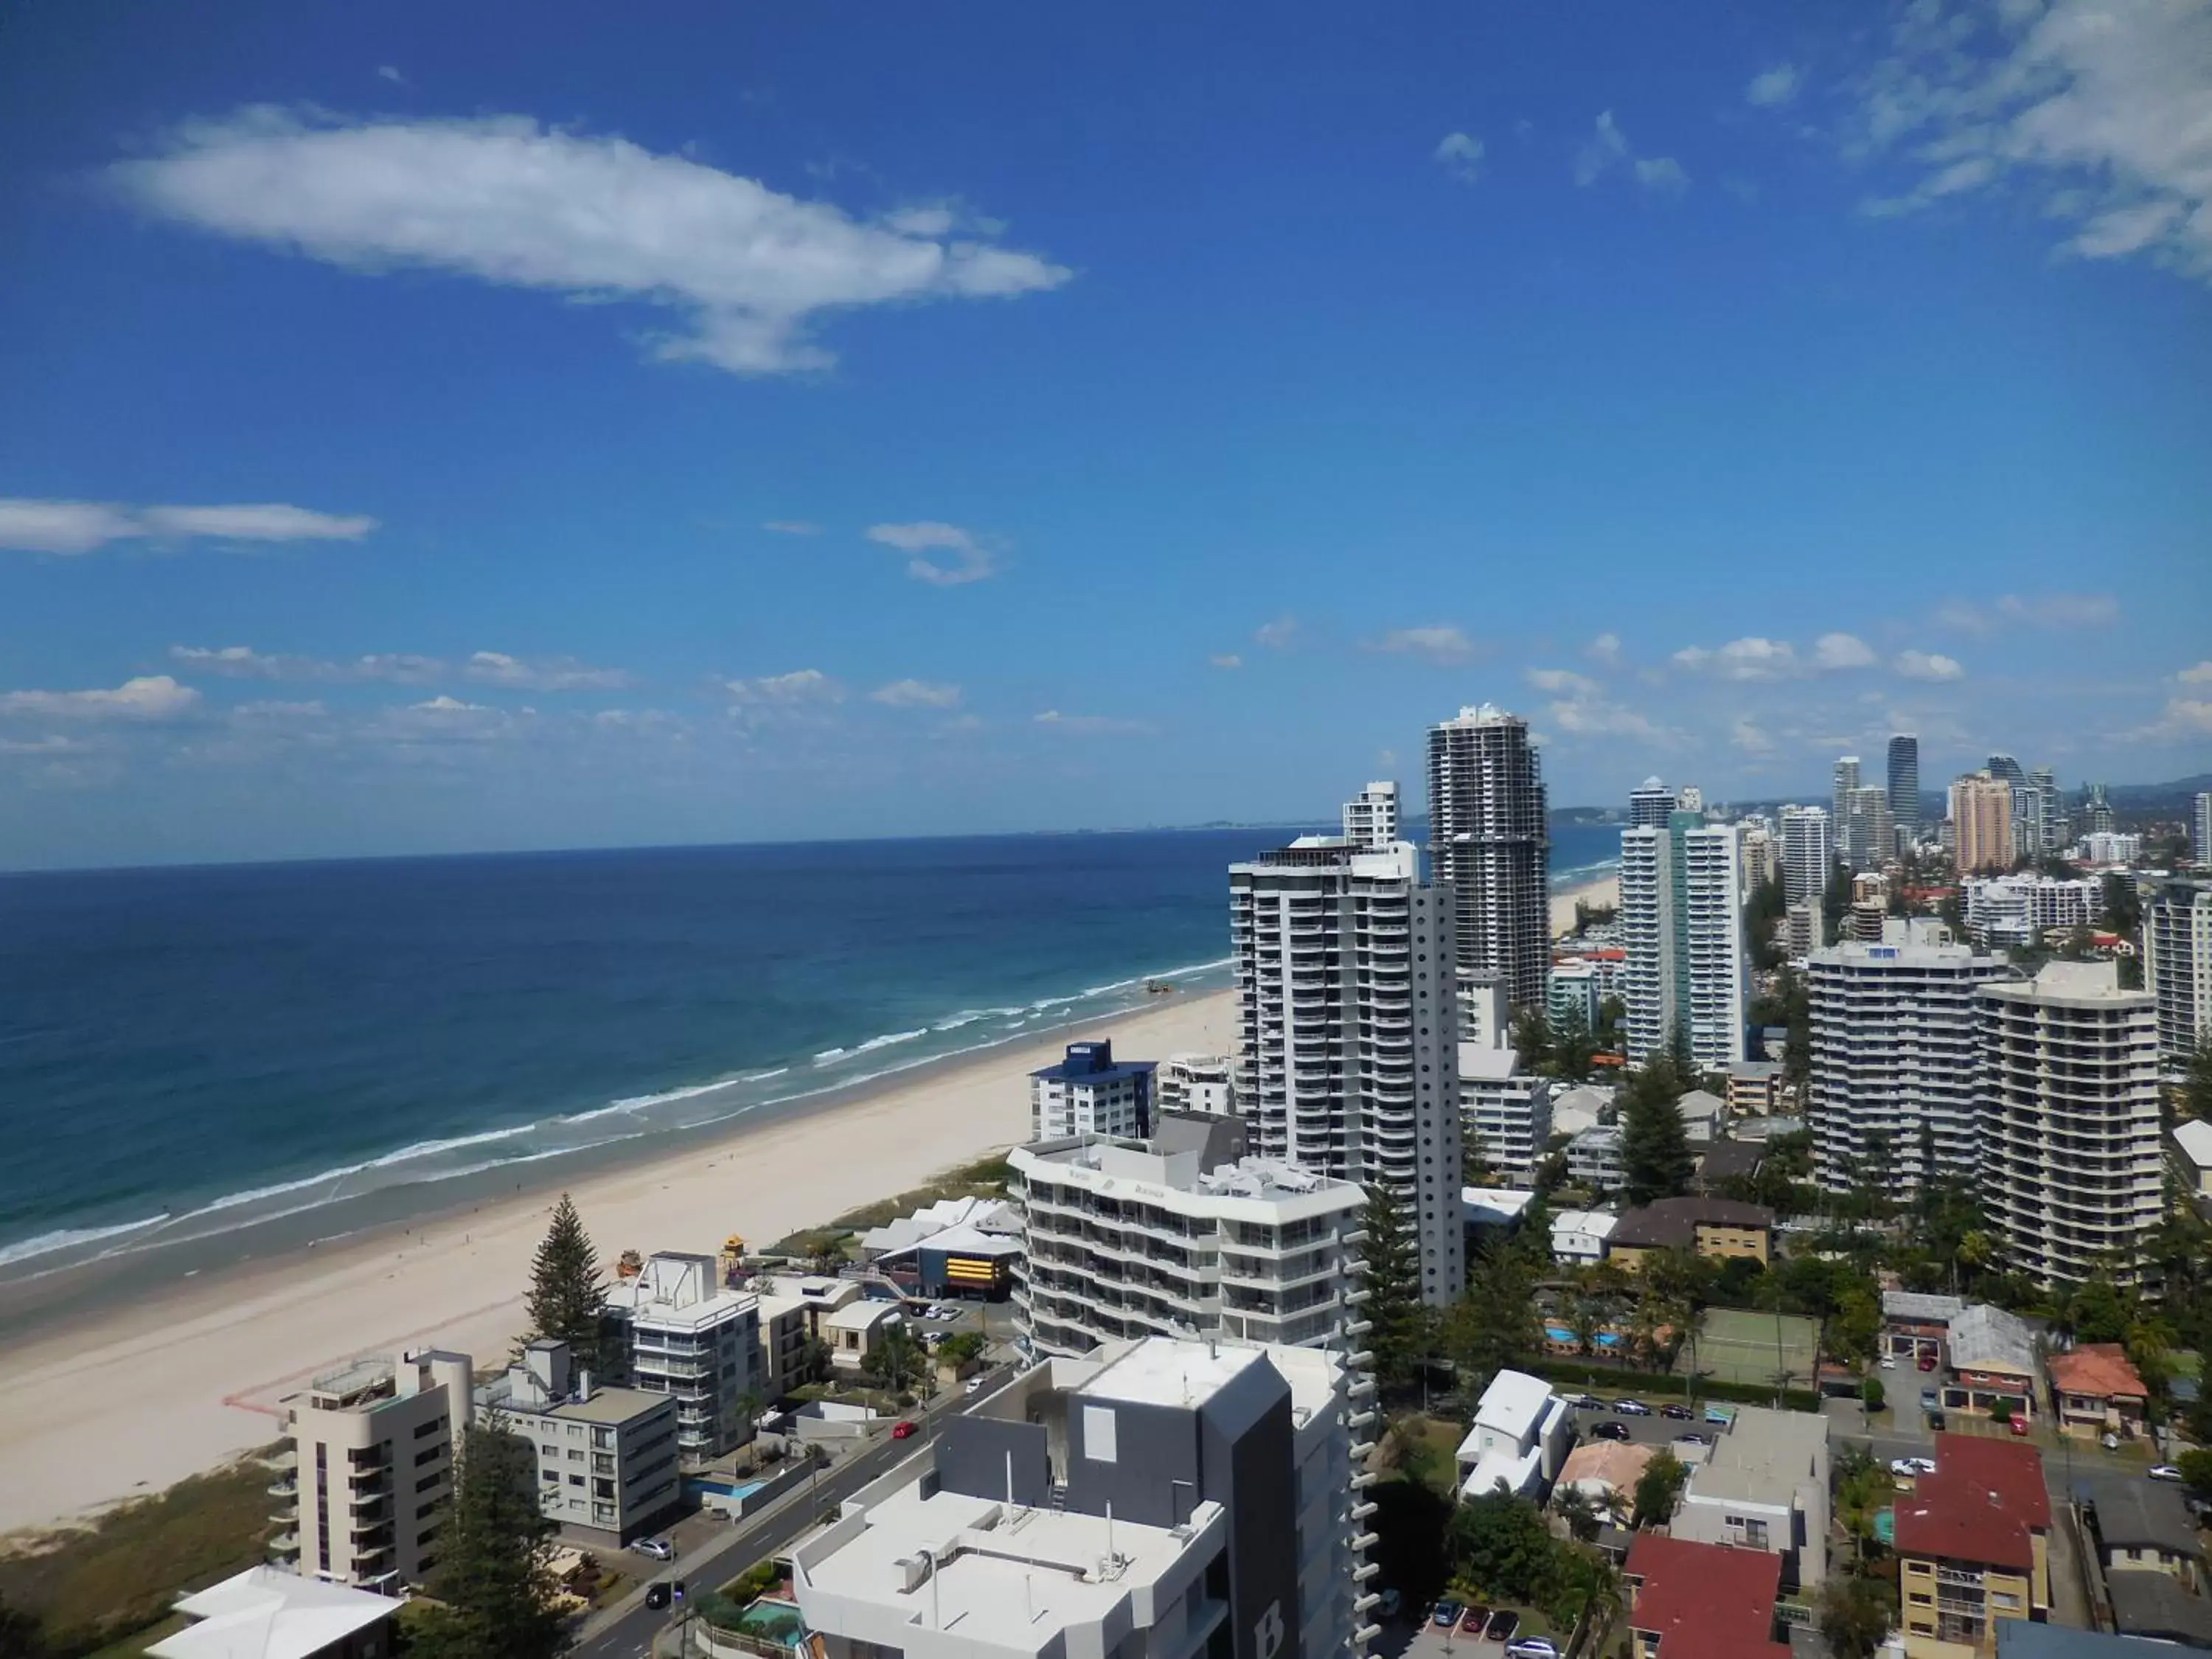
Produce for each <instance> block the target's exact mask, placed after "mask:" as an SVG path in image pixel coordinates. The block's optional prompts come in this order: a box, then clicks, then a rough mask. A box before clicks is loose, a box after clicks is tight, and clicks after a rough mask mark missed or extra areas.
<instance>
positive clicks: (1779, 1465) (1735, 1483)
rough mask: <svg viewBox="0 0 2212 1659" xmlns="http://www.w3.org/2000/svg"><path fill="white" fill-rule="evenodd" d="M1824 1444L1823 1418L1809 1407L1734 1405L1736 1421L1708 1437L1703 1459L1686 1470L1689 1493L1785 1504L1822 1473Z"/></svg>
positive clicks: (1825, 1424) (1825, 1426)
mask: <svg viewBox="0 0 2212 1659" xmlns="http://www.w3.org/2000/svg"><path fill="white" fill-rule="evenodd" d="M1827 1444H1828V1419H1826V1418H1825V1417H1820V1416H1816V1415H1814V1413H1811V1412H1778V1411H1774V1410H1771V1409H1770V1408H1769V1407H1765V1406H1739V1407H1736V1413H1735V1423H1734V1424H1733V1425H1730V1427H1729V1431H1728V1432H1727V1433H1726V1434H1723V1435H1721V1436H1720V1437H1717V1439H1716V1440H1715V1441H1714V1442H1713V1449H1712V1450H1711V1453H1709V1454H1708V1455H1706V1458H1705V1462H1702V1463H1700V1464H1699V1465H1698V1466H1697V1467H1696V1468H1692V1470H1691V1471H1690V1486H1689V1490H1690V1492H1691V1494H1692V1496H1693V1497H1698V1498H1709V1499H1711V1498H1718V1499H1722V1500H1727V1499H1731V1498H1733V1499H1735V1500H1737V1501H1739V1502H1741V1503H1746V1504H1773V1505H1775V1506H1776V1507H1778V1508H1782V1507H1786V1506H1788V1505H1789V1504H1790V1503H1791V1502H1792V1501H1793V1500H1794V1499H1795V1498H1796V1494H1797V1492H1799V1490H1800V1489H1802V1487H1804V1486H1808V1485H1813V1486H1819V1485H1820V1484H1821V1482H1822V1480H1824V1479H1825V1474H1826V1472H1825V1470H1824V1469H1823V1468H1822V1467H1821V1463H1820V1455H1821V1454H1822V1452H1824V1451H1825V1450H1826V1448H1827Z"/></svg>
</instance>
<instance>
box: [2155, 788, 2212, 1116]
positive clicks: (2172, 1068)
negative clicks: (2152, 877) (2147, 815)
mask: <svg viewBox="0 0 2212 1659" xmlns="http://www.w3.org/2000/svg"><path fill="white" fill-rule="evenodd" d="M2208 800H2212V795H2199V796H2198V797H2197V811H2199V812H2200V813H2201V812H2203V810H2204V806H2203V803H2204V802H2206V801H2208ZM2142 942H2143V988H2144V989H2146V990H2148V992H2149V993H2150V994H2151V995H2152V997H2153V998H2154V999H2155V1000H2156V1001H2157V1003H2158V1052H2159V1060H2160V1064H2161V1065H2162V1066H2164V1067H2165V1068H2166V1076H2167V1077H2169V1078H2173V1079H2179V1078H2180V1077H2182V1076H2184V1075H2185V1074H2186V1073H2187V1072H2188V1070H2189V1062H2190V1060H2191V1059H2192V1058H2193V1057H2194V1056H2195V1055H2196V1053H2197V1045H2198V1044H2199V1043H2204V1042H2212V883H2208V882H2202V881H2166V882H2160V884H2159V886H2158V890H2157V891H2156V892H2154V893H2153V894H2152V895H2151V897H2150V902H2148V904H2146V905H2144V906H2143V929H2142Z"/></svg>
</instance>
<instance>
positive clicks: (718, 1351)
mask: <svg viewBox="0 0 2212 1659" xmlns="http://www.w3.org/2000/svg"><path fill="white" fill-rule="evenodd" d="M607 1320H608V1322H609V1325H610V1326H611V1331H610V1336H611V1340H610V1341H609V1343H608V1344H607V1348H608V1350H609V1357H610V1358H611V1361H612V1367H613V1370H614V1372H615V1374H614V1375H612V1376H610V1378H609V1381H611V1382H612V1383H617V1384H623V1385H627V1386H629V1387H630V1388H635V1389H642V1390H644V1391H645V1392H646V1393H647V1394H665V1395H673V1396H674V1397H675V1400H676V1445H677V1450H678V1453H679V1454H680V1455H681V1456H682V1458H683V1459H684V1462H686V1463H703V1462H707V1461H708V1460H709V1459H712V1458H715V1457H719V1456H720V1455H722V1454H723V1453H725V1452H730V1451H734V1450H736V1449H738V1447H739V1446H742V1445H744V1443H746V1442H747V1441H749V1440H750V1439H751V1438H752V1437H753V1432H754V1429H753V1413H752V1412H751V1411H750V1410H749V1409H748V1408H747V1407H746V1403H745V1402H746V1401H748V1400H751V1401H760V1402H763V1403H765V1402H766V1401H767V1400H768V1399H769V1397H770V1396H769V1389H770V1387H771V1386H772V1380H771V1378H770V1377H769V1375H768V1372H767V1362H766V1359H765V1358H764V1356H763V1351H762V1347H761V1319H760V1298H759V1297H757V1296H755V1295H754V1294H753V1293H752V1292H751V1291H733V1290H730V1289H727V1288H726V1287H725V1286H724V1285H723V1284H722V1282H721V1279H720V1263H719V1262H718V1261H716V1260H715V1258H714V1257H713V1256H711V1255H680V1254H673V1253H670V1254H663V1255H653V1256H648V1257H647V1258H646V1261H645V1265H644V1267H642V1268H641V1270H640V1272H639V1273H638V1275H637V1277H636V1278H635V1279H626V1280H624V1281H623V1282H622V1283H620V1284H617V1285H613V1286H611V1288H610V1289H609V1290H608V1291H607Z"/></svg>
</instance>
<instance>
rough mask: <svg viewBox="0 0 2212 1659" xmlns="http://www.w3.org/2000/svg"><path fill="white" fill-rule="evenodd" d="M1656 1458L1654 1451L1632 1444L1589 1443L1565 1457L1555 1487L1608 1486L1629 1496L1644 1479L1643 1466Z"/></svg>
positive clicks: (1619, 1442) (1618, 1442)
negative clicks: (1557, 1485) (1557, 1483)
mask: <svg viewBox="0 0 2212 1659" xmlns="http://www.w3.org/2000/svg"><path fill="white" fill-rule="evenodd" d="M1657 1455H1659V1448H1658V1447H1656V1446H1642V1445H1638V1444H1637V1443H1635V1442H1634V1441H1619V1440H1592V1441H1590V1442H1589V1443H1586V1444H1584V1445H1580V1446H1577V1447H1576V1448H1575V1449H1573V1450H1572V1451H1571V1452H1569V1453H1568V1454H1567V1461H1566V1462H1565V1465H1564V1466H1563V1467H1562V1468H1560V1470H1559V1485H1560V1486H1610V1487H1611V1488H1613V1491H1615V1492H1634V1491H1635V1490H1636V1483H1637V1482H1638V1480H1642V1479H1643V1478H1644V1465H1645V1464H1647V1463H1649V1462H1650V1461H1651V1460H1652V1459H1653V1458H1655V1457H1656V1456H1657Z"/></svg>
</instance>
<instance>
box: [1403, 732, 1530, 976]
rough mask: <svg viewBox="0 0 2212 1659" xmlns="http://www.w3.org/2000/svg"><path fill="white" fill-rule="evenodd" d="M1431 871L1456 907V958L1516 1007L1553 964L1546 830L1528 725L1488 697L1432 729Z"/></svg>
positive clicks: (1430, 735)
mask: <svg viewBox="0 0 2212 1659" xmlns="http://www.w3.org/2000/svg"><path fill="white" fill-rule="evenodd" d="M1429 869H1430V871H1431V874H1432V876H1433V877H1434V878H1435V880H1436V882H1437V885H1438V886H1439V887H1449V889H1450V890H1451V893H1452V896H1453V902H1454V903H1455V907H1456V915H1457V926H1456V927H1455V932H1454V935H1453V937H1454V940H1455V944H1454V950H1455V959H1456V961H1457V962H1458V964H1459V966H1460V967H1461V968H1462V969H1467V970H1468V971H1469V972H1472V973H1476V974H1493V975H1497V976H1498V980H1499V981H1501V982H1502V983H1503V984H1504V987H1505V994H1506V997H1507V998H1508V1000H1510V1001H1511V1002H1512V1004H1513V1005H1514V1006H1516V1007H1518V1008H1534V1007H1537V1006H1541V1004H1542V1002H1543V1000H1544V975H1545V972H1546V970H1547V969H1549V968H1550V967H1551V965H1552V902H1551V899H1552V896H1551V886H1550V883H1551V871H1552V831H1551V823H1550V819H1549V818H1548V817H1547V815H1546V811H1545V797H1544V774H1543V763H1542V760H1541V757H1540V756H1539V755H1538V753H1537V751H1536V749H1535V747H1534V744H1531V743H1530V742H1529V741H1528V721H1527V720H1523V719H1522V718H1521V716H1519V715H1517V714H1507V713H1506V712H1505V711H1504V710H1503V709H1501V708H1497V707H1496V706H1494V705H1493V704H1491V703H1484V704H1482V705H1481V706H1480V707H1479V708H1462V709H1461V710H1460V711H1459V714H1458V717H1457V718H1456V719H1454V720H1444V721H1442V722H1440V723H1439V724H1437V725H1436V726H1431V727H1430V728H1429Z"/></svg>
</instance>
